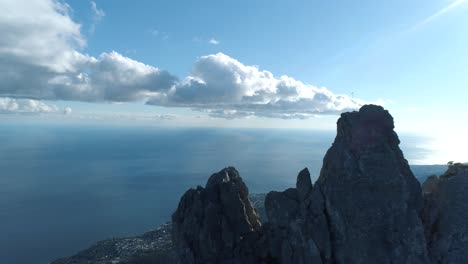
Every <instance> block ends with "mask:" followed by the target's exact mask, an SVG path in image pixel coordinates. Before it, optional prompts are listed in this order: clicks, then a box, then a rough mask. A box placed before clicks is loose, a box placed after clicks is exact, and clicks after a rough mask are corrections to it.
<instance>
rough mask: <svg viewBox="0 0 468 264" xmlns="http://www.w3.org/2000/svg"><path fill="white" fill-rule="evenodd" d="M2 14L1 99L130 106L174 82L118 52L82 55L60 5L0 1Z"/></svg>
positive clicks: (45, 0)
mask: <svg viewBox="0 0 468 264" xmlns="http://www.w3.org/2000/svg"><path fill="white" fill-rule="evenodd" d="M1 8H2V10H3V11H4V12H3V14H2V15H1V16H0V35H1V36H2V37H1V38H0V79H1V80H2V82H1V83H0V95H1V96H9V97H27V98H33V99H48V100H56V99H63V100H80V101H93V102H99V101H118V102H128V101H135V100H140V99H143V98H145V97H146V95H147V94H151V93H154V92H155V91H160V90H165V89H166V90H167V89H169V88H170V87H171V86H172V85H173V84H174V83H175V81H176V80H177V78H176V77H175V76H172V75H171V74H169V73H168V72H166V71H162V70H159V69H158V68H155V67H153V66H149V65H145V64H143V63H141V62H137V61H135V60H132V59H130V58H127V57H125V56H122V55H121V54H119V53H117V52H110V53H102V54H101V55H100V56H99V57H98V58H94V57H92V56H89V55H86V54H83V53H82V52H80V50H81V49H82V48H83V47H84V46H85V45H86V42H85V39H84V37H83V36H82V35H81V32H80V25H79V24H77V23H75V22H74V21H73V20H72V19H71V18H70V15H69V12H70V8H69V7H68V6H67V5H65V4H63V3H61V2H58V1H53V0H37V1H27V0H2V2H1ZM101 15H102V14H101Z"/></svg>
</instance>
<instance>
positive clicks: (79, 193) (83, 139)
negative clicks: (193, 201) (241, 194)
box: [0, 124, 428, 264]
mask: <svg viewBox="0 0 468 264" xmlns="http://www.w3.org/2000/svg"><path fill="white" fill-rule="evenodd" d="M334 137H335V132H334V131H330V132H319V131H297V130H296V131H289V130H269V129H260V130H250V129H182V128H177V129H167V128H159V129H158V128H124V127H107V128H106V127H99V128H96V127H77V126H66V127H59V126H53V125H35V126H28V125H8V126H5V125H1V124H0V234H1V235H0V261H1V263H3V264H45V263H48V262H49V261H51V260H53V259H55V258H58V257H61V256H67V255H70V254H73V253H76V252H77V251H78V250H81V249H84V248H85V247H87V246H89V245H90V244H92V243H93V242H95V241H97V240H102V239H105V238H111V237H115V236H130V235H135V234H139V233H142V232H145V231H148V230H150V229H153V228H155V227H156V226H157V225H159V224H161V223H163V222H166V221H168V220H170V215H171V213H172V212H173V210H174V209H175V207H176V206H177V203H178V200H179V198H180V196H181V195H182V194H183V193H184V191H185V190H186V189H188V188H190V187H193V186H196V185H204V184H205V182H206V180H207V178H208V177H209V176H210V175H211V174H212V173H214V172H216V171H219V170H221V169H222V168H224V167H226V166H231V165H232V166H235V167H236V168H237V169H238V170H239V172H240V174H241V176H242V177H243V178H244V180H245V182H246V183H247V185H248V186H249V188H250V191H251V192H254V193H260V192H267V191H270V190H283V189H285V188H288V187H293V186H294V185H295V180H296V175H297V172H299V171H300V170H301V169H303V168H304V167H308V168H309V170H310V171H311V173H312V175H313V177H317V176H318V174H319V171H320V167H321V164H322V159H323V156H324V154H325V152H326V150H327V149H328V148H329V147H330V145H331V143H332V141H333V139H334ZM400 138H401V140H402V148H403V151H404V152H405V155H406V157H407V158H408V159H409V160H410V162H411V160H417V159H420V158H422V157H423V156H424V155H428V152H427V150H424V149H421V148H417V147H415V146H419V145H421V144H420V143H421V142H420V141H421V140H422V139H419V138H417V137H414V136H410V135H400Z"/></svg>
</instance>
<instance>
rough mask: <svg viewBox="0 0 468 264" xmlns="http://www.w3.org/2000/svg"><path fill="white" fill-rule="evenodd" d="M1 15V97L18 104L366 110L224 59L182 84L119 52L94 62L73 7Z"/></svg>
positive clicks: (5, 0) (35, 4)
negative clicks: (28, 101) (65, 102)
mask: <svg viewBox="0 0 468 264" xmlns="http://www.w3.org/2000/svg"><path fill="white" fill-rule="evenodd" d="M92 7H93V10H94V9H95V10H98V9H97V8H96V7H95V6H92ZM0 8H1V9H2V10H4V12H2V15H0V35H1V36H2V37H1V38H0V80H2V82H1V83H0V96H2V97H10V98H16V99H11V100H18V99H21V98H27V99H35V100H72V101H87V102H135V101H140V102H146V103H147V104H149V105H158V106H165V107H187V108H191V109H194V110H197V111H202V112H206V113H208V114H209V115H211V116H215V117H223V118H237V117H246V116H262V117H274V118H308V117H311V116H314V115H317V114H334V113H339V112H342V111H348V110H352V109H356V108H358V107H359V106H360V105H362V104H363V103H364V102H363V101H362V100H359V99H353V98H350V97H348V96H345V95H336V94H334V93H332V92H331V91H330V90H328V89H327V88H319V87H315V86H313V85H309V84H305V83H303V82H301V81H298V80H295V79H293V78H291V77H288V76H280V77H275V76H274V75H273V74H272V73H271V72H268V71H265V70H260V69H259V68H258V67H256V66H248V65H244V64H242V63H241V62H239V61H237V60H236V59H234V58H231V57H229V56H227V55H225V54H223V53H218V54H212V55H208V56H203V57H201V58H200V59H199V60H198V61H196V62H195V64H194V65H193V70H192V72H191V74H190V76H188V77H185V78H183V79H179V78H178V77H177V76H175V75H173V74H171V73H169V72H168V71H165V70H161V69H159V68H157V67H154V66H151V65H147V64H144V63H141V62H138V61H135V60H133V59H130V58H128V57H126V56H123V55H121V54H119V53H117V52H115V51H112V52H104V53H102V54H101V55H99V56H98V57H93V56H90V55H87V54H85V53H83V52H82V51H83V49H84V48H85V47H86V39H85V38H84V36H83V35H82V34H81V25H80V24H78V23H76V22H74V21H73V20H72V18H71V17H70V12H71V10H70V7H69V6H68V5H67V4H65V3H63V2H59V1H55V0H37V1H29V0H0ZM99 12H100V14H102V15H101V16H100V18H102V17H103V15H104V11H102V10H99Z"/></svg>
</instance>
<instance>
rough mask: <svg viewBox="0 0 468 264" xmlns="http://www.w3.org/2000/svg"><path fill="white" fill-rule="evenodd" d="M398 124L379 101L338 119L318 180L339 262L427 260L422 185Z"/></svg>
mask: <svg viewBox="0 0 468 264" xmlns="http://www.w3.org/2000/svg"><path fill="white" fill-rule="evenodd" d="M393 128H394V125H393V118H392V117H391V116H390V114H389V113H388V111H386V110H384V109H383V108H382V107H380V106H374V105H366V106H363V107H362V108H361V109H360V110H359V112H352V113H344V114H342V115H341V118H340V119H339V120H338V129H337V136H336V139H335V142H334V143H333V145H332V147H331V148H330V149H329V150H328V152H327V154H326V155H325V158H324V162H323V167H322V170H321V173H320V177H319V178H318V180H317V183H316V186H317V188H319V189H320V191H321V193H322V195H323V197H324V199H325V211H324V213H325V214H326V218H327V220H328V224H329V229H330V239H331V244H332V245H331V246H332V261H333V262H336V263H427V253H426V247H425V237H424V228H423V225H422V222H421V219H420V217H419V214H420V212H421V210H422V204H423V201H422V197H421V187H420V185H419V183H418V181H417V180H416V178H415V177H414V175H413V173H412V172H411V170H410V168H409V166H408V163H407V161H406V160H405V158H404V157H403V153H402V152H401V150H400V148H399V147H398V145H399V143H400V141H399V139H398V136H397V135H396V133H395V132H394V131H393Z"/></svg>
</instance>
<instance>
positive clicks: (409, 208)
mask: <svg viewBox="0 0 468 264" xmlns="http://www.w3.org/2000/svg"><path fill="white" fill-rule="evenodd" d="M337 124H338V127H337V136H336V139H335V141H334V143H333V145H332V146H331V148H330V149H329V150H328V152H327V154H326V156H325V158H324V161H323V167H322V170H321V172H320V177H319V178H318V180H317V182H316V183H315V184H312V181H311V177H310V173H309V171H308V170H307V168H306V169H304V170H302V171H301V172H300V173H299V175H298V176H297V184H296V188H290V189H287V190H285V191H283V192H270V193H268V194H267V196H266V198H265V211H266V215H267V218H268V221H267V222H266V223H265V224H264V225H260V222H259V218H258V216H257V213H256V210H255V208H253V206H252V204H251V203H250V201H249V200H248V196H247V195H248V190H247V187H246V186H245V184H244V183H243V182H242V179H241V178H240V177H239V174H238V173H237V171H236V170H235V169H234V168H226V169H224V170H222V171H220V172H219V173H216V174H214V175H212V176H211V177H210V179H209V180H208V183H207V185H206V187H205V188H202V187H198V188H197V189H191V190H189V191H187V192H186V193H185V195H184V196H183V197H182V199H181V201H180V203H179V207H178V208H177V211H176V212H175V213H174V215H173V225H174V227H173V240H174V245H175V248H176V252H177V256H178V258H179V261H180V263H242V264H250V263H298V264H299V263H301V264H302V263H322V264H326V263H327V264H328V263H330V264H331V263H333V264H334V263H408V264H409V263H411V264H413V263H416V264H418V263H431V262H433V263H468V257H467V255H466V254H465V255H464V254H463V253H464V252H465V251H466V250H468V203H467V202H466V201H468V168H466V167H465V166H458V167H456V168H455V167H453V166H452V167H451V168H449V170H448V171H447V173H446V174H445V175H443V176H441V177H440V178H438V177H430V178H429V179H428V182H427V183H426V184H424V197H425V198H424V200H423V194H422V190H421V187H420V185H419V182H418V181H417V180H416V178H415V177H414V175H413V173H412V172H411V171H410V168H409V166H408V163H407V161H406V160H405V158H404V156H403V153H402V152H401V150H400V148H399V143H400V141H399V139H398V136H397V135H396V133H395V132H394V131H393V129H394V125H393V118H392V117H391V116H390V114H389V113H388V111H386V110H384V109H383V108H382V107H380V106H374V105H367V106H363V107H362V108H361V109H360V110H359V112H352V113H344V114H342V115H341V117H340V119H339V120H338V123H337ZM422 219H423V220H424V224H423V220H422ZM426 239H427V241H428V243H426ZM427 249H429V256H430V258H429V257H428V252H427Z"/></svg>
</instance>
